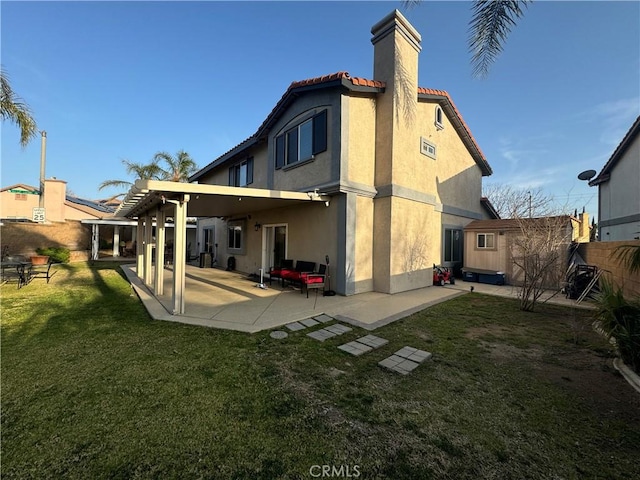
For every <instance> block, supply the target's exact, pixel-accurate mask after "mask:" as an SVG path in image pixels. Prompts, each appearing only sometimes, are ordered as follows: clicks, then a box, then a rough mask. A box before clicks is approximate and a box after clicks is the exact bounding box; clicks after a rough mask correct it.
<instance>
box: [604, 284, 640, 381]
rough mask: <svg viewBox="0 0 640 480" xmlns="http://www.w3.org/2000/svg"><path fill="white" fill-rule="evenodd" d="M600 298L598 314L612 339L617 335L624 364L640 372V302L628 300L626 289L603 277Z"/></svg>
mask: <svg viewBox="0 0 640 480" xmlns="http://www.w3.org/2000/svg"><path fill="white" fill-rule="evenodd" d="M600 287H601V289H600V293H599V294H598V295H597V297H596V317H597V318H598V320H599V321H600V325H601V327H602V329H603V330H604V332H605V334H606V335H607V337H608V338H612V337H613V338H614V339H615V341H616V343H617V345H618V350H619V352H620V356H621V357H622V360H623V361H624V363H626V364H627V365H629V366H630V367H631V368H632V369H633V370H634V371H635V372H636V373H639V374H640V301H639V300H628V299H626V298H625V297H624V295H623V293H622V289H621V288H620V287H618V286H617V285H614V284H613V283H611V282H609V281H607V280H606V279H603V280H602V281H601V285H600Z"/></svg>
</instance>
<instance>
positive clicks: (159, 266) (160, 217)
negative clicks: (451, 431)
mask: <svg viewBox="0 0 640 480" xmlns="http://www.w3.org/2000/svg"><path fill="white" fill-rule="evenodd" d="M164 222H165V215H164V211H163V210H162V205H158V208H157V209H156V268H155V271H154V275H153V277H154V287H153V290H154V293H155V295H156V296H157V295H162V294H163V291H164V245H165V229H164Z"/></svg>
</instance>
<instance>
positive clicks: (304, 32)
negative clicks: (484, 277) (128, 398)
mask: <svg viewBox="0 0 640 480" xmlns="http://www.w3.org/2000/svg"><path fill="white" fill-rule="evenodd" d="M0 8H1V13H2V18H1V22H2V25H1V27H2V50H1V53H2V65H3V68H4V69H5V70H6V71H7V72H8V73H9V75H10V79H11V82H12V86H13V88H14V90H15V91H16V92H17V93H18V94H19V95H20V96H21V97H22V98H24V99H25V100H26V101H27V103H28V104H29V105H30V106H31V108H32V110H33V112H34V114H35V117H36V120H37V121H38V126H39V128H40V129H43V130H46V131H47V136H48V139H47V140H48V143H47V147H48V148H47V168H46V175H47V177H51V176H55V177H57V178H59V179H63V180H66V181H67V182H68V189H69V190H70V191H72V192H73V193H75V194H76V195H78V196H80V197H83V198H89V199H97V198H105V197H107V196H109V195H110V194H114V193H118V192H119V190H117V189H116V190H103V191H99V190H98V185H99V184H100V182H102V181H103V180H107V179H127V176H126V174H125V170H124V167H123V165H122V163H121V159H123V158H126V159H129V160H132V161H136V162H147V161H149V160H150V159H151V158H152V156H153V155H154V153H155V152H157V151H160V150H165V151H168V152H171V153H175V152H177V151H178V150H180V149H184V150H186V151H188V152H189V153H190V154H191V156H192V157H193V158H194V159H195V160H196V162H197V163H198V165H199V166H200V167H203V166H205V165H207V164H208V163H209V162H211V161H212V160H214V159H215V158H216V157H218V156H219V155H220V154H222V153H224V152H225V151H227V150H229V149H230V148H232V147H233V146H235V145H236V144H238V143H239V142H241V141H242V140H244V139H245V138H246V137H248V136H250V135H251V134H253V133H254V132H255V131H256V129H257V128H258V126H259V125H260V124H261V123H262V121H263V120H264V119H265V118H266V116H267V115H268V114H269V112H270V111H271V109H272V108H273V106H274V105H275V104H276V102H277V101H278V100H279V99H280V97H281V96H282V94H283V93H284V92H285V91H286V89H287V87H288V86H289V84H290V83H291V82H292V81H294V80H302V79H305V78H310V77H315V76H319V75H324V74H328V73H333V72H337V71H341V70H346V71H348V72H349V73H351V75H352V76H360V77H365V78H372V72H373V47H372V45H371V42H370V39H371V33H370V30H371V26H372V25H374V24H375V23H376V22H377V21H378V20H380V19H381V18H382V17H383V16H385V15H386V14H387V13H389V12H390V11H392V10H393V9H394V8H398V9H400V10H401V11H402V12H403V13H404V14H405V16H407V18H408V19H409V20H410V21H411V22H412V24H413V25H414V26H415V27H416V28H417V30H418V31H419V32H420V33H421V34H422V47H423V49H422V53H421V54H420V72H419V84H420V86H423V87H430V88H437V89H443V90H447V91H448V92H449V93H450V95H451V96H452V98H453V100H454V102H455V103H456V105H457V107H458V109H459V110H460V112H461V113H462V115H463V117H464V119H465V121H466V122H467V124H468V125H469V126H470V128H471V131H472V133H473V135H474V137H475V138H476V141H477V142H478V144H479V145H480V148H481V149H482V150H483V152H484V153H485V155H486V157H487V159H488V161H489V163H490V164H491V166H492V167H493V170H494V175H493V176H491V177H489V178H488V179H485V182H487V181H489V182H498V183H504V184H513V185H515V186H520V187H529V186H534V187H535V186H542V187H543V188H544V189H545V191H546V192H548V193H550V194H553V195H555V196H556V197H557V199H558V201H559V202H560V203H562V204H565V203H566V204H569V205H570V207H571V209H573V208H578V209H580V208H581V207H582V206H585V205H586V207H587V209H588V210H589V211H591V212H595V211H596V209H597V190H596V189H595V188H590V187H588V186H587V185H586V184H585V183H584V182H581V181H579V180H577V179H576V175H577V174H578V173H579V172H581V171H583V170H586V169H595V170H597V171H599V170H600V169H601V168H602V166H603V165H604V163H605V162H606V160H607V159H608V158H609V157H610V155H611V154H612V152H613V150H614V149H615V147H616V146H617V144H618V143H619V142H620V140H621V139H622V137H623V136H624V134H625V133H626V131H627V130H628V129H629V128H630V127H631V124H632V123H633V121H634V120H635V118H636V117H637V116H638V115H639V114H640V3H639V2H635V1H634V2H546V1H538V2H534V3H533V4H532V5H531V6H530V7H529V9H528V10H527V13H526V15H525V17H524V18H523V19H522V20H521V21H520V22H519V24H518V26H517V27H516V28H515V30H514V31H513V32H512V34H511V36H510V38H509V40H508V42H507V45H506V48H505V51H504V53H503V54H502V55H501V56H500V57H499V58H498V60H497V62H496V63H495V65H494V66H493V67H492V69H491V72H490V74H489V77H488V78H486V79H484V80H477V79H474V78H472V75H471V66H470V62H469V54H468V52H467V45H466V40H467V24H468V21H469V19H470V16H471V13H470V4H469V3H468V2H431V1H425V2H423V3H422V4H421V5H419V6H417V7H414V8H412V9H410V10H405V9H403V7H402V4H401V2H188V3H187V2H8V1H3V2H2V3H1V7H0ZM18 139H19V135H18V131H17V129H15V128H14V127H13V126H12V125H10V124H8V123H6V122H5V123H3V125H2V177H1V184H2V186H3V187H4V186H9V185H12V184H15V183H27V184H31V185H37V184H38V177H39V169H40V140H39V138H38V139H36V140H34V141H33V142H32V143H31V144H30V145H29V146H28V147H27V148H25V149H21V147H20V146H19V142H18Z"/></svg>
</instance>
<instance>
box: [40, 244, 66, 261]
mask: <svg viewBox="0 0 640 480" xmlns="http://www.w3.org/2000/svg"><path fill="white" fill-rule="evenodd" d="M36 252H38V255H46V256H48V257H49V259H50V260H51V261H52V262H53V263H69V259H70V258H71V250H69V249H68V248H65V247H47V248H37V249H36Z"/></svg>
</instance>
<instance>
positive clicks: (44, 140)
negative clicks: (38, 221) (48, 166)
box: [38, 130, 47, 208]
mask: <svg viewBox="0 0 640 480" xmlns="http://www.w3.org/2000/svg"><path fill="white" fill-rule="evenodd" d="M40 133H41V134H42V143H41V144H40V202H39V204H38V206H39V207H40V208H44V166H45V162H46V157H47V132H45V131H44V130H42V131H41V132H40Z"/></svg>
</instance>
